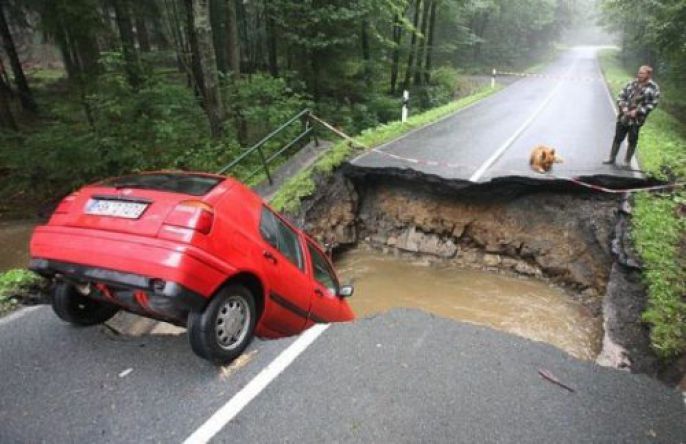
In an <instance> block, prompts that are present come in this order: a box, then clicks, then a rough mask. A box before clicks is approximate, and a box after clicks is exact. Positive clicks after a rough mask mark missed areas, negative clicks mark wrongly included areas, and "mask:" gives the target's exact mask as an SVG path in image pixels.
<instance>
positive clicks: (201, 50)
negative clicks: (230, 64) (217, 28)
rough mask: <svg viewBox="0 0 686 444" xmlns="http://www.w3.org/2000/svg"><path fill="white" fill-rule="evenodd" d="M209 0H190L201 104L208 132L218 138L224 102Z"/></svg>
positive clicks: (221, 127) (221, 125) (221, 128)
mask: <svg viewBox="0 0 686 444" xmlns="http://www.w3.org/2000/svg"><path fill="white" fill-rule="evenodd" d="M209 2H210V0H192V3H193V25H194V28H195V34H196V38H197V41H198V45H197V46H198V59H199V60H200V66H201V72H202V76H203V84H204V86H205V94H203V104H204V106H205V113H206V114H207V118H208V120H209V122H210V132H211V134H212V137H213V138H219V137H221V136H222V133H223V124H224V104H223V103H222V97H221V91H220V89H219V76H218V74H217V60H216V59H215V56H214V44H213V43H212V26H211V24H210V4H209Z"/></svg>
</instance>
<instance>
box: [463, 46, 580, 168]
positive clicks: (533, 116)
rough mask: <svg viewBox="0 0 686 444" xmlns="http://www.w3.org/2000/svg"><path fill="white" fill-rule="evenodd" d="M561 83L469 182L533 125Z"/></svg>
mask: <svg viewBox="0 0 686 444" xmlns="http://www.w3.org/2000/svg"><path fill="white" fill-rule="evenodd" d="M576 62H577V60H576V59H575V60H574V63H572V66H570V67H569V70H568V71H567V75H568V74H569V73H570V72H572V69H573V68H574V67H575V66H576ZM562 83H563V82H562V81H558V82H557V85H555V88H553V90H552V91H551V92H550V94H548V97H546V98H545V100H543V103H541V105H540V106H539V107H538V109H536V111H534V113H533V114H531V115H530V116H529V118H528V119H526V121H525V122H524V123H523V124H522V126H520V127H519V128H518V129H517V131H515V133H514V134H513V135H512V136H511V137H510V138H509V139H507V140H506V141H505V143H503V144H502V145H501V146H500V147H499V148H498V149H497V150H495V152H494V153H493V155H491V157H489V158H488V159H486V161H485V162H484V163H483V164H481V166H480V167H479V168H478V169H477V170H476V171H475V172H474V174H472V176H471V177H470V178H469V181H470V182H477V181H478V180H479V179H480V178H481V176H483V175H484V173H485V172H486V170H488V169H489V168H490V167H491V166H493V164H494V163H495V162H496V161H497V160H498V159H500V157H501V156H502V155H503V154H505V151H507V149H508V148H509V147H510V146H511V145H512V144H513V143H514V141H515V140H517V137H519V136H520V135H521V134H522V133H523V132H524V130H526V129H527V128H528V127H529V126H530V125H531V124H532V123H533V121H534V120H535V119H536V117H538V115H539V114H541V112H542V111H543V109H544V108H545V107H546V105H548V103H549V102H550V101H551V100H552V99H553V97H555V94H557V90H558V89H560V86H561V85H562Z"/></svg>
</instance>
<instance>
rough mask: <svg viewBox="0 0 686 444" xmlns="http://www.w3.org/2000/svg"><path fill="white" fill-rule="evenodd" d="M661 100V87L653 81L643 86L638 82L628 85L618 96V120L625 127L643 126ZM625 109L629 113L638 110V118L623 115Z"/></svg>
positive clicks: (633, 81)
mask: <svg viewBox="0 0 686 444" xmlns="http://www.w3.org/2000/svg"><path fill="white" fill-rule="evenodd" d="M659 100H660V87H659V86H657V83H655V82H653V81H652V80H648V82H646V83H645V84H644V85H642V84H641V83H640V82H639V81H638V80H635V79H634V80H632V81H631V82H629V83H627V84H626V86H625V87H624V88H622V91H621V92H620V93H619V96H617V106H619V116H618V117H617V119H618V120H619V122H621V123H623V124H624V125H639V126H640V125H643V124H644V123H645V121H646V117H648V114H650V112H651V111H652V110H654V109H655V107H656V106H657V103H658V102H659ZM623 108H628V109H629V111H631V110H634V109H635V110H637V111H636V117H635V118H633V119H632V118H631V117H629V115H628V114H624V113H622V109H623Z"/></svg>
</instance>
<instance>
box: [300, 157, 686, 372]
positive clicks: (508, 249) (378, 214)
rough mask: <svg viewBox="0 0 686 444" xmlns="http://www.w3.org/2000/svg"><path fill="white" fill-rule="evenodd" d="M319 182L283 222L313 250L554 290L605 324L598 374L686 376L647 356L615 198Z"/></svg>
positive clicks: (389, 179)
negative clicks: (427, 265) (395, 257)
mask: <svg viewBox="0 0 686 444" xmlns="http://www.w3.org/2000/svg"><path fill="white" fill-rule="evenodd" d="M317 182H318V183H317V191H316V193H315V195H314V196H312V197H311V198H309V199H307V200H306V201H304V202H303V205H301V209H300V211H299V212H298V213H297V214H291V215H290V216H291V218H293V219H294V220H295V221H296V223H298V224H299V225H300V226H302V227H304V228H305V229H306V230H307V231H308V232H309V233H310V234H312V235H314V236H315V237H317V238H318V239H319V240H320V241H322V242H325V243H333V244H334V245H335V246H336V248H338V249H339V250H340V249H345V248H349V247H352V246H355V245H357V244H366V245H369V246H372V247H374V248H376V249H378V250H380V251H383V252H388V253H396V254H397V253H402V254H412V255H414V256H418V257H425V258H429V259H430V260H431V261H439V262H441V263H446V264H450V265H454V266H457V267H471V268H480V269H487V270H492V271H501V272H506V273H516V274H521V275H526V276H530V277H535V278H538V279H542V280H545V281H548V282H551V283H554V284H556V285H558V286H560V287H562V288H564V289H565V290H566V293H567V294H568V295H569V296H570V297H571V298H574V299H575V300H577V301H580V302H581V303H582V304H583V305H584V306H585V307H586V308H587V309H588V310H589V312H590V313H591V314H592V315H594V316H598V317H602V320H603V327H604V330H605V332H604V338H603V347H602V351H601V353H600V354H599V356H598V358H597V362H598V363H599V364H601V365H607V366H613V367H617V368H624V369H627V370H630V371H632V372H641V373H648V374H650V375H653V376H661V377H662V379H664V380H666V381H667V382H671V383H678V381H679V379H680V377H681V376H683V369H682V370H679V364H678V362H677V363H672V364H671V365H669V366H667V365H665V363H661V362H660V361H659V360H658V359H657V357H656V356H655V354H654V353H653V352H652V350H651V349H650V346H649V343H650V342H649V337H648V333H649V331H648V328H647V326H646V324H644V323H643V322H642V320H641V314H642V312H643V310H644V307H645V304H646V300H647V296H646V291H645V288H644V287H643V284H642V283H641V264H640V261H639V260H638V259H637V257H636V255H635V254H634V253H633V252H632V251H631V249H630V248H629V245H630V242H629V241H628V239H629V233H628V227H629V219H628V218H629V217H630V215H629V205H628V203H627V201H626V200H625V199H623V198H622V197H619V196H612V195H606V194H600V193H593V192H588V191H585V190H578V189H570V188H569V187H565V186H560V185H559V184H555V186H541V185H540V184H538V185H530V184H526V183H521V182H517V181H514V180H513V181H512V183H508V182H507V181H506V180H500V181H499V183H498V184H497V185H498V186H497V187H496V186H493V185H492V184H491V185H487V186H474V187H465V186H464V184H458V185H457V186H455V184H450V183H444V182H441V181H440V180H437V179H436V178H425V177H421V176H417V177H412V176H408V175H406V174H405V175H402V176H401V175H398V174H393V172H389V173H388V174H380V173H379V172H375V173H374V174H360V172H356V171H353V170H351V169H350V167H347V169H341V170H339V171H337V172H336V173H335V174H333V175H331V176H327V177H324V176H322V177H319V178H317ZM682 364H683V363H682Z"/></svg>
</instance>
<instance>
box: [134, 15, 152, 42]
mask: <svg viewBox="0 0 686 444" xmlns="http://www.w3.org/2000/svg"><path fill="white" fill-rule="evenodd" d="M140 14H141V13H140V12H139V14H137V15H136V37H138V47H139V48H140V49H141V51H143V52H150V35H149V34H148V25H147V24H146V23H145V17H142V16H140Z"/></svg>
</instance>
